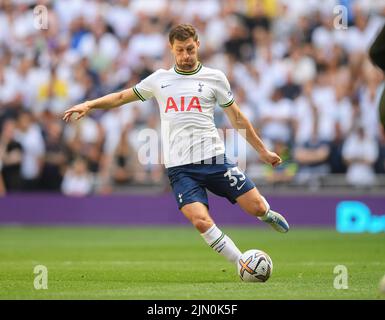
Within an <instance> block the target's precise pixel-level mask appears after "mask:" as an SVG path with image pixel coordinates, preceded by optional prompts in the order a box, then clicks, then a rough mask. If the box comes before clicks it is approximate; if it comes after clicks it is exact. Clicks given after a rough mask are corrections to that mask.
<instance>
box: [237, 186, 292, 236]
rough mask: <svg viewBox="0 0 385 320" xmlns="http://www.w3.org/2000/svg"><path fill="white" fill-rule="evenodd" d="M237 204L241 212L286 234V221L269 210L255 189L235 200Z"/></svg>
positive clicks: (264, 200) (287, 226) (287, 228)
mask: <svg viewBox="0 0 385 320" xmlns="http://www.w3.org/2000/svg"><path fill="white" fill-rule="evenodd" d="M236 201H237V203H238V204H239V206H240V207H241V208H242V209H243V211H245V212H247V213H248V214H251V215H253V216H255V217H257V218H258V219H260V220H262V221H264V222H266V223H268V224H270V225H271V226H272V227H273V228H274V229H275V230H276V231H278V232H283V233H285V232H288V231H289V224H288V223H287V221H286V219H285V218H284V217H283V216H282V215H281V214H279V213H278V212H275V211H273V210H271V209H270V205H269V203H268V202H267V201H266V199H265V197H263V196H262V195H261V194H260V193H259V191H258V190H257V188H253V189H251V190H249V191H247V192H245V193H244V194H242V195H240V196H239V197H238V198H236Z"/></svg>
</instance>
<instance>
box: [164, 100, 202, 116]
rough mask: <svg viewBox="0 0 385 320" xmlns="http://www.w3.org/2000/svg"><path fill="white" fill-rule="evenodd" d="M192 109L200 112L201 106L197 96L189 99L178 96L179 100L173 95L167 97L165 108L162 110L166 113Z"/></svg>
mask: <svg viewBox="0 0 385 320" xmlns="http://www.w3.org/2000/svg"><path fill="white" fill-rule="evenodd" d="M177 102H178V103H177ZM193 110H198V111H199V112H202V107H201V104H200V102H199V98H198V97H192V98H191V99H189V98H186V97H180V100H179V101H175V99H174V98H173V97H168V98H167V103H166V109H165V110H164V112H165V113H167V112H180V111H193Z"/></svg>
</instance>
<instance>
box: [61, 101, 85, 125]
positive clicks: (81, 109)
mask: <svg viewBox="0 0 385 320" xmlns="http://www.w3.org/2000/svg"><path fill="white" fill-rule="evenodd" d="M90 110H91V108H90V106H89V105H88V104H87V103H86V102H84V103H80V104H77V105H76V106H73V107H72V108H70V109H68V110H66V111H64V116H63V120H64V121H66V122H68V121H70V120H71V116H72V114H73V113H78V116H77V117H76V118H75V120H79V119H81V118H83V117H84V116H85V115H86V114H87V113H88V112H89V111H90Z"/></svg>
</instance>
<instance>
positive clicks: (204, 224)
mask: <svg viewBox="0 0 385 320" xmlns="http://www.w3.org/2000/svg"><path fill="white" fill-rule="evenodd" d="M191 222H192V224H193V225H194V227H195V228H196V229H197V230H198V231H199V232H201V233H204V232H206V231H207V230H208V229H210V227H211V226H212V225H213V221H212V220H211V219H210V218H209V217H204V216H195V217H193V218H192V219H191Z"/></svg>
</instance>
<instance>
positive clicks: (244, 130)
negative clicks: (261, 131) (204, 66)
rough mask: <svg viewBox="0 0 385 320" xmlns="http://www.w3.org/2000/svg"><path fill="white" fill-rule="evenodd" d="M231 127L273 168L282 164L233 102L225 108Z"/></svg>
mask: <svg viewBox="0 0 385 320" xmlns="http://www.w3.org/2000/svg"><path fill="white" fill-rule="evenodd" d="M224 111H225V113H226V115H227V117H228V118H229V120H230V122H231V125H232V126H233V128H234V129H236V130H237V131H238V132H239V133H240V134H241V135H242V136H243V137H244V138H245V139H246V141H247V142H248V143H250V145H251V146H252V147H253V148H254V149H255V150H256V151H257V152H258V153H259V156H260V159H261V160H262V161H263V162H265V163H268V164H271V165H272V166H273V167H276V166H278V165H280V164H281V163H282V159H281V158H280V156H279V155H277V154H276V153H275V152H272V151H269V150H268V149H267V148H266V146H265V144H264V143H263V141H262V139H261V138H260V137H259V136H258V135H257V133H256V132H255V130H254V128H253V126H252V125H251V123H250V121H249V120H248V119H247V118H246V117H245V115H244V114H243V113H242V111H241V110H240V109H239V107H238V105H237V104H236V103H235V102H233V103H232V104H231V105H230V106H228V107H226V108H224Z"/></svg>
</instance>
